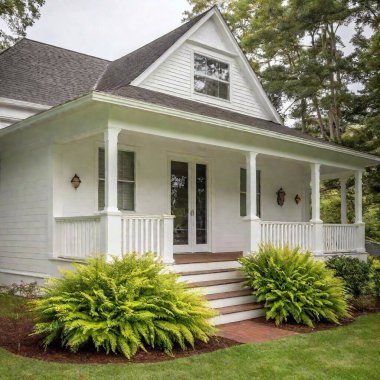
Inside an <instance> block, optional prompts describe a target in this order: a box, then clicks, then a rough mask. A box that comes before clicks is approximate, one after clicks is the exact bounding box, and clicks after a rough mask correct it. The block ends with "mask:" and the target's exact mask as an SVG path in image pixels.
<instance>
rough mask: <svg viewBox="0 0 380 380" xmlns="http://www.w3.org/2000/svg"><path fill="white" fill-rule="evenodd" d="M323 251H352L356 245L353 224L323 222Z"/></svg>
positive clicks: (356, 229) (355, 227)
mask: <svg viewBox="0 0 380 380" xmlns="http://www.w3.org/2000/svg"><path fill="white" fill-rule="evenodd" d="M323 228H324V235H325V242H324V251H325V252H326V253H331V252H353V251H355V250H356V248H357V246H358V242H357V232H358V227H357V225H355V224H324V225H323Z"/></svg>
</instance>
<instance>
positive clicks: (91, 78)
mask: <svg viewBox="0 0 380 380" xmlns="http://www.w3.org/2000/svg"><path fill="white" fill-rule="evenodd" d="M108 62H109V61H106V60H104V59H101V58H96V57H92V56H89V55H86V54H81V53H77V52H74V51H71V50H66V49H63V48H59V47H56V46H51V45H48V44H44V43H41V42H37V41H32V40H29V39H26V38H24V39H22V40H20V41H19V42H17V43H16V44H15V45H14V46H12V47H11V48H9V49H7V50H4V51H3V52H2V53H0V97H1V98H10V99H15V100H22V101H25V102H30V103H37V104H43V105H49V106H54V105H58V104H61V103H64V102H66V101H68V100H71V99H75V98H77V97H79V96H81V95H84V94H88V93H89V92H91V91H92V89H93V88H94V86H95V84H96V82H97V80H98V78H99V77H100V75H101V74H102V73H103V71H104V70H105V68H106V66H107V64H108Z"/></svg>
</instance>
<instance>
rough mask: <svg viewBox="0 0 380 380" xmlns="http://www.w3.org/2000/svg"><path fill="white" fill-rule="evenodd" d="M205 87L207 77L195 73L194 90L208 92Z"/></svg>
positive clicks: (202, 92)
mask: <svg viewBox="0 0 380 380" xmlns="http://www.w3.org/2000/svg"><path fill="white" fill-rule="evenodd" d="M205 88H206V78H204V77H199V76H197V75H195V76H194V91H196V92H200V93H201V94H206V92H205Z"/></svg>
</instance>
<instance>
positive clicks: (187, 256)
mask: <svg viewBox="0 0 380 380" xmlns="http://www.w3.org/2000/svg"><path fill="white" fill-rule="evenodd" d="M242 255H243V252H219V253H217V252H216V253H213V252H195V253H176V254H174V261H175V263H176V264H193V263H208V262H213V261H235V260H237V259H238V258H239V257H240V256H242Z"/></svg>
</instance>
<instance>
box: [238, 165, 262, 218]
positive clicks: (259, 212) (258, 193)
mask: <svg viewBox="0 0 380 380" xmlns="http://www.w3.org/2000/svg"><path fill="white" fill-rule="evenodd" d="M242 169H243V170H245V173H246V177H245V178H246V184H245V185H246V188H245V191H241V176H240V172H241V170H242ZM257 173H259V178H260V183H259V186H257ZM261 174H262V172H261V169H259V168H258V169H256V212H257V216H258V217H259V218H261V216H262V214H263V212H262V197H261V188H262V183H261V182H262V178H261ZM247 187H248V183H247V168H246V167H244V166H240V168H239V214H240V217H241V218H245V217H247V207H248V202H247V194H248V193H247ZM241 194H245V215H241Z"/></svg>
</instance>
